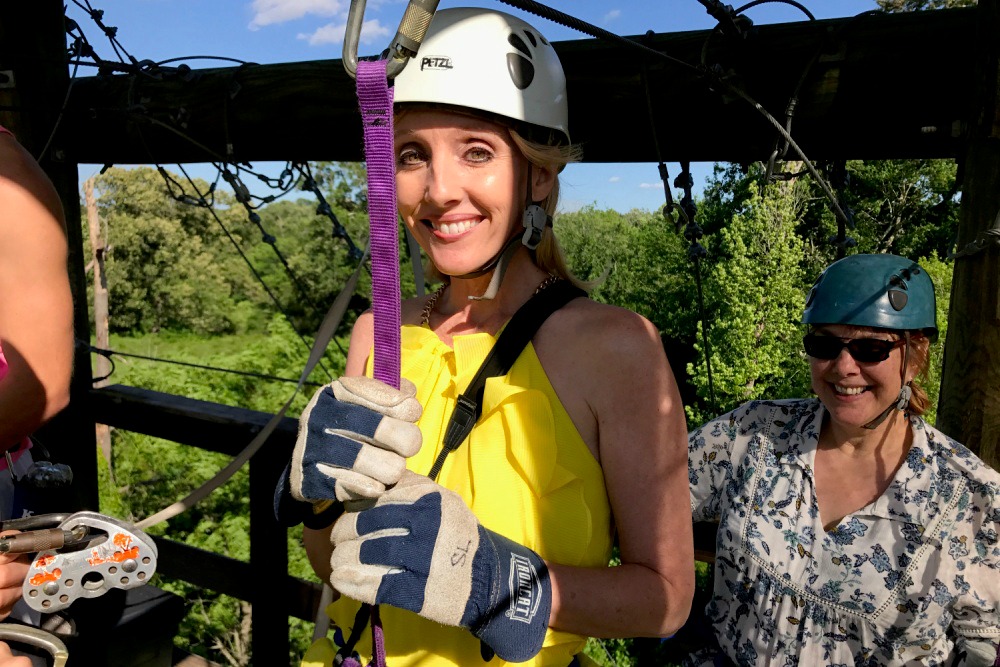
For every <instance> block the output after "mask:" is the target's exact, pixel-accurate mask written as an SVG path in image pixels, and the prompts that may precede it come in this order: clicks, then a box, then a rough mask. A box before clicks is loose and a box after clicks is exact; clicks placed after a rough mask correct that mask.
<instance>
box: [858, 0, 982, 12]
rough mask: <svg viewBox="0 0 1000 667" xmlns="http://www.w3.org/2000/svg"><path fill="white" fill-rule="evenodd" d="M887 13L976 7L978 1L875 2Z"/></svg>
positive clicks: (911, 0) (879, 0)
mask: <svg viewBox="0 0 1000 667" xmlns="http://www.w3.org/2000/svg"><path fill="white" fill-rule="evenodd" d="M875 2H876V3H878V6H879V8H880V9H882V11H885V12H916V11H922V10H925V9H951V8H953V7H975V6H976V5H977V4H978V0H875Z"/></svg>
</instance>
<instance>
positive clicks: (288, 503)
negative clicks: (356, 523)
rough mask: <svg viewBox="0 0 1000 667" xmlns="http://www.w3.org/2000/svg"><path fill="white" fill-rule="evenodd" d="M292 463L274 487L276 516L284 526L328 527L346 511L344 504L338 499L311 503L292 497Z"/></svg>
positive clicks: (286, 467) (317, 528) (314, 528)
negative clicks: (290, 477)
mask: <svg viewBox="0 0 1000 667" xmlns="http://www.w3.org/2000/svg"><path fill="white" fill-rule="evenodd" d="M291 465H292V464H291V463H289V464H288V465H287V466H285V471H284V472H283V473H281V477H279V478H278V484H277V486H275V488H274V518H275V519H277V521H278V523H279V524H281V525H283V526H288V527H292V526H297V525H299V524H300V523H301V524H303V525H305V527H306V528H311V529H313V530H319V529H321V528H326V527H327V526H329V525H330V524H332V523H333V522H334V521H336V520H337V517H339V516H340V515H341V514H343V513H344V506H343V504H342V503H340V502H338V501H336V500H325V501H323V502H318V503H309V502H306V501H304V500H296V499H295V498H293V497H292V493H291V482H290V479H289V476H290V474H291Z"/></svg>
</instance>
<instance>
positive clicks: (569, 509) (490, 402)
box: [302, 325, 612, 667]
mask: <svg viewBox="0 0 1000 667" xmlns="http://www.w3.org/2000/svg"><path fill="white" fill-rule="evenodd" d="M495 342H496V338H495V337H494V336H491V335H490V334H487V333H477V334H470V335H465V336H456V337H455V338H454V340H453V343H454V348H450V347H448V346H447V345H445V344H444V343H443V342H442V341H441V340H440V339H439V338H438V337H437V334H435V333H434V332H433V331H431V330H430V329H429V328H427V327H425V326H415V325H406V326H404V327H403V328H402V359H401V363H402V375H403V376H404V377H406V378H408V379H409V380H411V381H412V382H413V383H414V384H415V385H416V386H417V399H418V400H419V401H420V404H421V405H422V406H423V408H424V411H423V416H422V417H421V418H420V422H419V426H420V430H421V432H422V434H423V447H422V448H421V450H420V452H418V453H417V454H416V456H413V457H411V458H410V459H409V461H408V467H409V468H410V469H411V470H413V471H415V472H418V473H420V474H427V473H428V471H430V469H431V466H432V465H433V463H434V459H435V458H436V457H437V455H438V453H439V452H440V450H441V442H442V440H443V436H444V431H445V428H446V426H447V424H448V418H449V417H450V416H451V412H452V408H454V406H455V401H456V399H457V397H458V395H459V393H461V392H462V391H463V390H464V389H465V388H466V387H467V386H468V384H469V382H470V381H471V380H472V378H473V376H474V375H475V374H476V371H477V370H479V366H480V364H482V362H483V360H484V359H485V358H486V355H487V354H488V353H489V351H490V350H491V349H492V348H493V344H494V343H495ZM367 372H368V373H369V374H371V359H370V358H369V365H368V369H367ZM438 482H439V483H440V484H442V485H443V486H446V487H448V488H450V489H452V490H454V491H456V492H457V493H458V494H459V495H461V496H462V498H463V499H464V500H465V502H466V503H467V504H468V505H469V507H470V508H472V511H473V512H474V513H475V515H476V517H477V518H478V519H479V522H480V523H481V524H482V525H483V526H484V527H485V528H488V529H490V530H492V531H494V532H497V533H500V534H501V535H504V536H506V537H508V538H510V539H512V540H514V541H515V542H518V543H520V544H523V545H525V546H527V547H529V548H530V549H533V550H534V551H535V552H537V553H538V554H539V555H540V556H541V557H542V558H544V559H545V560H546V561H550V562H553V563H559V564H562V565H575V566H581V567H605V566H607V565H608V561H609V559H610V557H611V545H612V534H611V533H612V526H611V508H610V506H609V503H608V496H607V491H606V490H605V488H604V476H603V474H602V471H601V467H600V465H599V464H598V463H597V461H596V460H595V459H594V456H593V455H592V454H591V453H590V450H589V449H588V448H587V445H586V444H585V443H584V442H583V439H582V438H581V437H580V434H579V433H578V432H577V430H576V427H575V426H574V425H573V422H572V421H571V420H570V418H569V415H568V414H567V413H566V411H565V409H563V406H562V404H561V403H560V402H559V397H558V396H557V395H556V392H555V390H554V389H553V388H552V385H551V384H549V380H548V378H547V377H546V375H545V371H543V370H542V365H541V363H539V361H538V357H537V356H536V354H535V350H534V348H533V347H532V345H531V344H530V343H529V344H528V346H527V347H526V348H525V349H524V351H523V352H522V353H521V356H520V357H518V359H517V361H516V362H514V365H513V367H512V368H511V370H510V372H509V373H508V374H507V375H506V376H505V377H499V378H496V377H495V378H490V379H489V380H487V382H486V389H485V392H484V396H483V415H482V417H481V418H480V420H479V423H478V424H477V426H476V428H475V429H473V431H472V433H471V434H470V436H469V438H468V439H467V440H466V441H465V443H463V444H462V446H461V447H459V448H458V449H457V450H456V451H454V452H452V453H451V454H450V455H449V456H448V458H447V459H446V460H445V463H444V466H443V468H442V469H441V474H440V475H439V476H438ZM357 608H358V603H356V602H354V601H353V600H348V599H340V600H338V601H336V602H334V603H333V604H331V605H330V606H329V607H328V608H327V613H328V614H329V615H330V618H331V619H333V622H334V623H335V624H336V625H337V626H339V627H340V628H341V629H342V631H343V633H344V636H345V637H347V636H348V635H349V634H350V631H351V627H352V625H353V621H354V615H355V613H356V612H357ZM379 611H380V613H381V616H382V626H383V628H384V629H385V645H386V656H387V660H386V662H387V663H388V666H389V667H410V666H415V665H420V666H421V667H428V666H433V667H439V666H440V667H445V666H449V667H453V666H461V667H469V666H473V667H474V666H475V665H477V664H478V665H486V664H487V663H484V662H483V660H482V657H481V654H480V643H479V640H478V639H476V638H475V637H473V636H472V635H471V634H470V633H469V632H468V631H467V630H464V629H462V628H454V627H447V626H443V625H440V624H438V623H435V622H433V621H428V620H425V619H423V618H421V617H420V616H418V615H416V614H414V613H412V612H409V611H405V610H402V609H397V608H394V607H390V606H387V605H382V606H380V607H379ZM363 636H364V640H363V641H362V642H360V643H359V646H358V648H357V650H358V652H359V653H360V654H361V656H362V658H363V661H362V664H367V661H368V659H369V658H370V655H371V633H370V631H368V630H366V631H365V633H364V635H363ZM585 642H586V638H585V637H582V636H580V635H575V634H570V633H567V632H559V631H555V630H549V631H548V632H547V634H546V636H545V643H544V645H543V648H542V651H541V652H540V653H539V654H538V655H537V656H536V657H535V658H534V659H533V660H530V661H528V662H525V663H519V664H521V665H532V666H537V667H541V666H543V665H544V666H546V667H548V666H552V667H566V666H567V665H569V663H570V662H571V661H572V659H573V656H574V655H576V654H577V653H579V652H581V651H582V650H583V647H584V644H585ZM334 653H336V647H335V646H334V645H333V644H332V642H330V640H329V639H321V640H319V641H318V642H316V643H315V644H313V646H312V647H311V648H310V649H309V651H308V652H307V653H306V656H305V658H304V659H303V662H302V665H303V667H318V666H319V665H330V664H332V662H331V661H332V659H333V655H334ZM506 664H507V663H506V662H504V661H503V660H500V658H497V657H495V658H493V660H491V661H490V662H489V666H490V667H500V666H502V665H506Z"/></svg>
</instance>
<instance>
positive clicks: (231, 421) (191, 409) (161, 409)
mask: <svg viewBox="0 0 1000 667" xmlns="http://www.w3.org/2000/svg"><path fill="white" fill-rule="evenodd" d="M87 400H88V406H89V414H90V416H91V419H92V420H93V421H96V422H97V423H98V424H107V425H108V426H115V427H117V428H121V429H125V430H127V431H135V432H136V433H145V434H146V435H152V436H154V437H157V438H164V439H165V440H170V441H172V442H179V443H181V444H184V445H191V446H193V447H199V448H201V449H206V450H208V451H211V452H220V453H222V454H227V455H229V456H235V455H236V454H238V453H239V452H240V451H242V450H243V448H244V447H246V445H248V444H249V443H250V441H251V440H253V438H254V436H256V435H257V433H259V432H260V431H261V429H263V428H264V426H265V425H266V424H267V422H268V421H269V420H270V419H271V415H270V414H269V413H266V412H259V411H257V410H247V409H245V408H236V407H232V406H229V405H221V404H219V403H210V402H208V401H199V400H195V399H193V398H186V397H184V396H175V395H173V394H165V393H163V392H159V391H151V390H149V389H140V388H137V387H128V386H125V385H119V384H116V385H111V386H108V387H102V388H100V389H92V390H90V392H89V395H88V397H87ZM297 432H298V421H297V420H295V419H292V418H291V417H285V418H284V419H282V421H281V423H280V424H279V425H278V427H277V428H276V429H275V430H274V432H273V433H272V434H271V437H270V438H269V439H268V441H267V443H265V444H264V447H265V448H274V449H275V450H277V451H278V454H279V455H280V456H281V457H283V458H284V459H285V460H287V459H288V457H289V456H291V453H292V446H293V445H294V444H295V435H296V433H297ZM272 488H273V487H272Z"/></svg>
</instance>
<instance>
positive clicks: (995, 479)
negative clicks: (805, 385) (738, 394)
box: [689, 255, 1000, 665]
mask: <svg viewBox="0 0 1000 667" xmlns="http://www.w3.org/2000/svg"><path fill="white" fill-rule="evenodd" d="M935 313H936V310H935V300H934V286H933V285H932V283H931V279H930V277H929V276H928V275H927V273H926V272H925V271H924V270H923V269H922V268H921V267H920V266H919V265H917V264H916V263H915V262H912V261H910V260H908V259H905V258H903V257H896V256H893V255H855V256H852V257H847V258H845V259H842V260H840V261H838V262H835V263H834V264H832V265H830V266H829V267H828V268H827V269H826V271H824V272H823V274H822V275H821V276H820V277H819V279H818V280H817V281H816V284H815V285H814V286H813V288H812V290H811V291H810V293H809V296H808V299H807V302H806V308H805V313H804V315H803V321H804V323H805V324H806V325H807V326H808V331H807V333H806V335H805V338H804V340H803V343H804V347H805V351H806V354H807V356H808V359H809V369H810V373H811V378H812V387H813V390H814V391H815V392H816V395H817V398H815V399H799V400H782V401H753V402H751V403H747V404H745V405H743V406H741V407H739V408H737V409H736V410H734V411H733V412H731V413H729V414H727V415H724V416H722V417H719V418H718V419H715V420H713V421H711V422H709V423H708V424H706V425H704V426H702V427H701V428H699V429H697V430H695V431H694V432H693V433H691V435H690V438H689V446H690V461H689V465H690V482H691V503H692V509H693V512H694V517H695V520H696V521H719V522H720V526H719V531H718V543H717V551H716V561H715V584H714V586H715V588H714V592H713V597H712V600H711V602H710V603H709V605H708V607H707V609H706V614H707V616H708V618H709V620H710V621H711V622H712V624H713V626H714V630H715V635H716V640H717V646H715V647H713V648H711V649H706V650H704V651H702V652H700V653H698V654H696V655H695V656H692V661H691V662H692V663H693V664H701V665H708V664H716V665H718V664H739V665H754V664H781V665H790V664H802V665H834V664H840V665H903V664H907V665H910V664H931V665H941V664H947V665H994V664H995V663H996V661H997V643H998V641H1000V547H998V537H997V536H998V530H1000V475H998V474H997V473H996V472H995V471H993V470H992V469H990V468H989V467H988V466H986V464H984V463H983V462H982V461H981V460H980V459H978V458H977V457H976V456H975V455H974V454H972V453H971V452H970V451H969V450H968V449H966V448H965V447H964V446H963V445H961V444H959V443H957V442H955V441H954V440H952V439H950V438H948V437H947V436H946V435H944V434H943V433H941V432H940V431H938V430H937V429H935V428H934V427H932V426H931V425H929V424H928V423H927V422H925V421H924V420H923V419H921V417H920V415H921V414H923V412H924V411H925V410H926V408H927V406H928V403H929V401H928V399H927V395H926V394H925V393H924V391H923V390H922V389H921V388H920V385H919V380H918V378H919V377H920V376H921V375H923V374H925V373H926V371H927V367H928V350H929V346H930V344H931V343H933V342H934V340H935V339H936V338H937V325H936V319H935Z"/></svg>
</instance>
